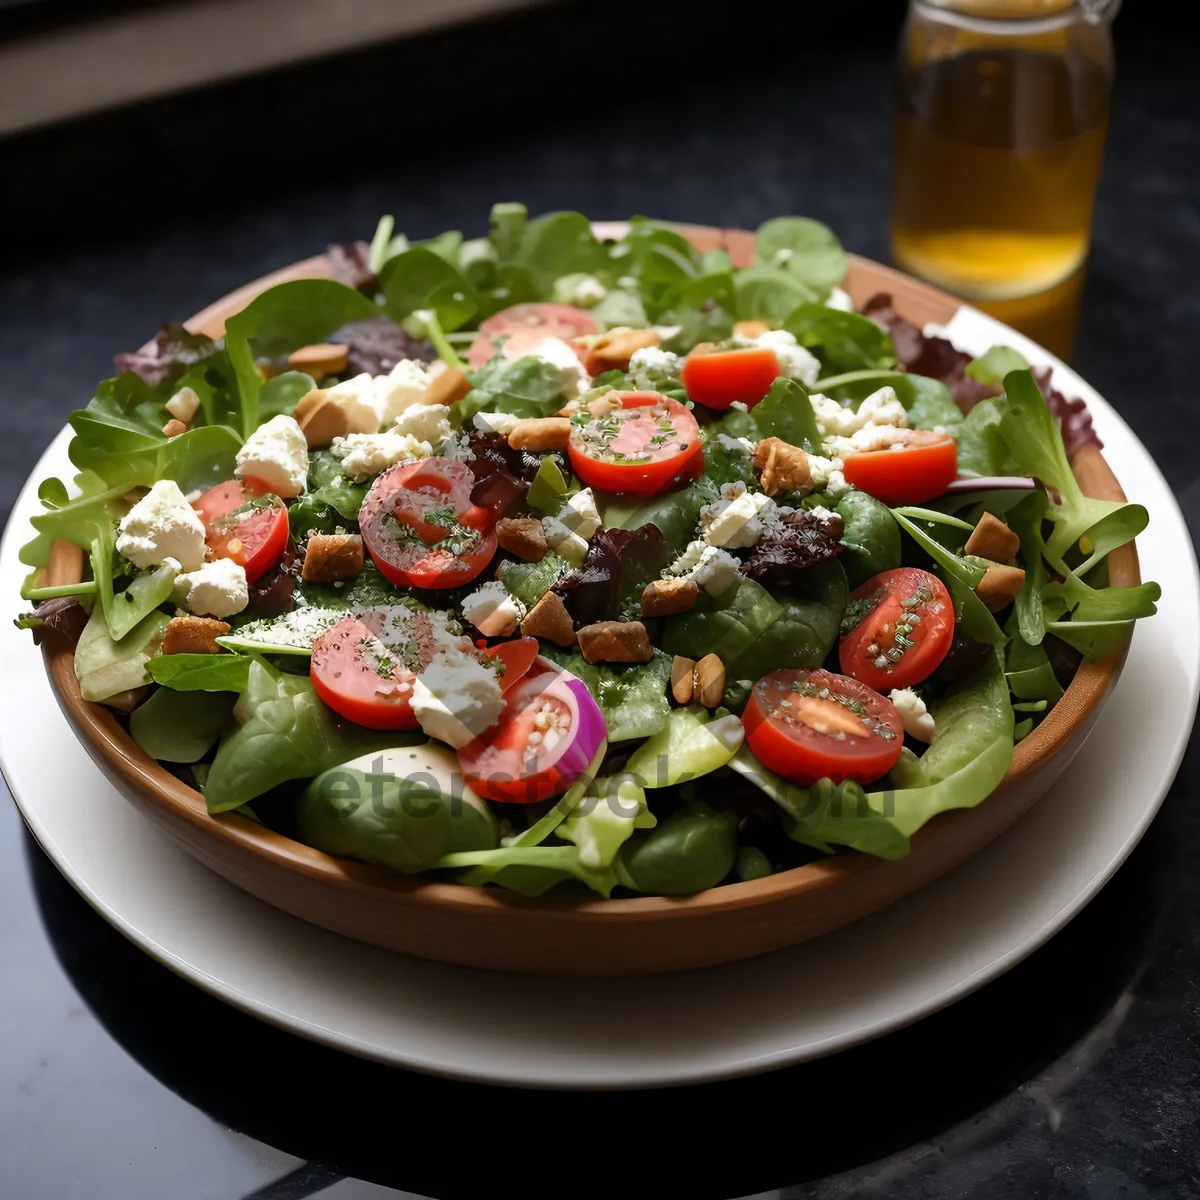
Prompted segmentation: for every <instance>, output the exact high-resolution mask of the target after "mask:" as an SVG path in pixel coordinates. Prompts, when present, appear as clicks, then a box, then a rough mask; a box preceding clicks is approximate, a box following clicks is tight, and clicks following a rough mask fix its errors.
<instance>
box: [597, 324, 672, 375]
mask: <svg viewBox="0 0 1200 1200" xmlns="http://www.w3.org/2000/svg"><path fill="white" fill-rule="evenodd" d="M661 342H662V335H661V334H659V333H656V332H655V331H654V330H653V329H614V330H611V331H610V332H609V333H602V334H601V335H600V336H599V337H594V338H591V339H589V341H588V346H587V353H586V356H585V358H584V360H583V365H584V367H585V368H586V370H587V373H588V374H589V375H603V374H604V372H605V371H628V370H629V360H630V359H631V358H632V357H633V356H634V355H635V354H636V353H637V352H638V351H639V350H646V349H648V348H649V347H650V346H657V345H659V343H661Z"/></svg>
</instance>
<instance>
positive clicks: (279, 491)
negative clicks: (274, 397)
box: [176, 413, 308, 561]
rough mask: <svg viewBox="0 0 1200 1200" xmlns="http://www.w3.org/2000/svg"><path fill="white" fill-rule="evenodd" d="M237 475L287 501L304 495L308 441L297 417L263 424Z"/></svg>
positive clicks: (244, 453) (239, 459) (248, 441)
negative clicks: (255, 480)
mask: <svg viewBox="0 0 1200 1200" xmlns="http://www.w3.org/2000/svg"><path fill="white" fill-rule="evenodd" d="M234 473H235V474H236V475H237V476H238V477H239V478H240V479H257V480H260V481H261V482H262V483H263V484H265V485H266V487H267V490H268V491H272V492H274V493H275V495H277V496H282V497H283V498H284V499H285V500H286V499H290V498H291V497H292V496H298V495H300V493H301V492H302V491H304V485H305V483H306V482H307V481H308V442H307V441H306V440H305V438H304V431H303V430H302V429H301V428H300V426H299V425H298V424H297V423H296V419H295V417H289V416H285V415H284V414H283V413H280V414H279V415H278V416H274V417H272V418H271V419H270V420H269V421H268V422H267V423H266V424H265V425H260V426H259V427H258V428H257V429H256V430H255V431H254V432H253V433H252V434H251V435H250V436H249V437H248V438H247V439H246V444H245V445H244V446H243V447H242V448H241V449H240V450H239V451H238V452H237V469H236V471H235V472H234ZM176 557H178V555H177V556H176ZM181 561H182V560H181Z"/></svg>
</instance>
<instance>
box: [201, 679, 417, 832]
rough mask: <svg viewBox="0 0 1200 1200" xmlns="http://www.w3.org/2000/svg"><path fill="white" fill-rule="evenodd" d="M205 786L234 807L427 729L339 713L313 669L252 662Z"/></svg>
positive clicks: (217, 802) (218, 805) (217, 801)
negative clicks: (402, 728) (377, 726)
mask: <svg viewBox="0 0 1200 1200" xmlns="http://www.w3.org/2000/svg"><path fill="white" fill-rule="evenodd" d="M234 716H235V723H234V724H233V725H232V726H231V727H230V728H229V729H227V730H226V732H225V735H224V737H223V738H222V739H221V744H220V746H219V747H218V748H217V756H216V758H215V759H214V760H213V764H212V768H211V770H210V771H209V773H208V780H207V782H206V784H205V787H204V798H205V800H206V801H207V803H208V811H209V812H211V813H220V812H228V811H229V810H230V809H234V808H239V807H240V806H241V805H243V804H246V803H248V802H249V801H251V800H253V799H254V798H255V797H256V796H261V795H262V794H263V793H264V792H268V791H270V790H271V788H273V787H277V786H278V785H279V784H281V783H286V782H287V781H288V780H290V779H306V778H309V777H310V776H315V775H319V774H320V773H321V772H322V771H326V770H328V769H329V768H330V767H334V766H337V765H338V764H339V763H343V762H346V761H348V760H349V759H351V758H354V757H355V756H356V755H358V754H365V753H368V752H370V751H371V750H376V749H378V750H382V749H385V748H387V747H389V746H396V745H402V744H404V743H405V742H406V741H408V740H409V739H411V740H412V741H414V742H415V741H423V740H424V735H423V734H420V733H415V734H405V733H397V732H395V731H393V732H390V733H386V732H376V731H373V730H369V729H364V728H362V726H360V725H353V724H351V722H349V721H347V720H344V719H343V718H342V717H339V716H338V715H337V714H336V713H335V712H333V711H332V709H329V708H326V707H325V705H324V704H322V703H321V701H320V700H319V699H318V698H317V695H316V693H315V692H314V691H313V688H312V684H311V683H310V682H309V679H308V676H307V675H285V674H283V673H282V672H280V671H276V670H274V669H273V668H271V667H268V666H267V665H266V664H265V663H262V662H257V661H255V662H253V663H251V665H250V671H249V676H248V678H247V682H246V690H245V692H243V693H242V697H241V699H240V700H239V701H238V705H237V708H236V709H235V713H234Z"/></svg>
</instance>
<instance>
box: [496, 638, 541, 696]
mask: <svg viewBox="0 0 1200 1200" xmlns="http://www.w3.org/2000/svg"><path fill="white" fill-rule="evenodd" d="M484 653H485V654H486V655H487V656H488V658H495V659H499V660H500V661H501V662H502V663H503V664H504V672H503V674H502V675H501V676H500V694H501V695H503V694H504V693H505V692H507V691H508V690H509V688H511V687H513V686H514V685H515V684H517V683H519V682H520V681H521V680H522V679H524V678H525V676H526V675H528V674H529V670H530V668H531V667H532V666H533V663H534V660H535V659H536V658H537V656H538V640H537V638H532V637H527V638H514V639H513V640H512V641H511V642H501V643H500V644H499V645H497V646H492V647H491V648H490V649H489V650H485V651H484Z"/></svg>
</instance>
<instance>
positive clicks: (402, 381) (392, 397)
mask: <svg viewBox="0 0 1200 1200" xmlns="http://www.w3.org/2000/svg"><path fill="white" fill-rule="evenodd" d="M429 380H430V373H429V371H428V370H426V368H425V367H424V365H423V364H421V363H419V362H416V361H414V360H413V359H411V358H404V359H401V360H400V362H398V363H397V364H396V365H395V366H394V367H393V368H392V369H391V371H390V372H389V373H388V374H387V375H376V376H375V386H374V389H373V391H374V397H375V413H376V416H377V417H378V418H379V419H378V422H377V423H376V426H375V427H376V428H377V429H378V428H379V427H380V426H383V425H390V424H391V423H392V422H393V421H395V419H396V418H397V417H398V416H399V415H400V414H401V413H402V412H404V411H405V409H408V408H411V407H412V406H413V405H414V404H420V403H421V402H422V401H423V400H424V399H425V393H426V391H428V389H429Z"/></svg>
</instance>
